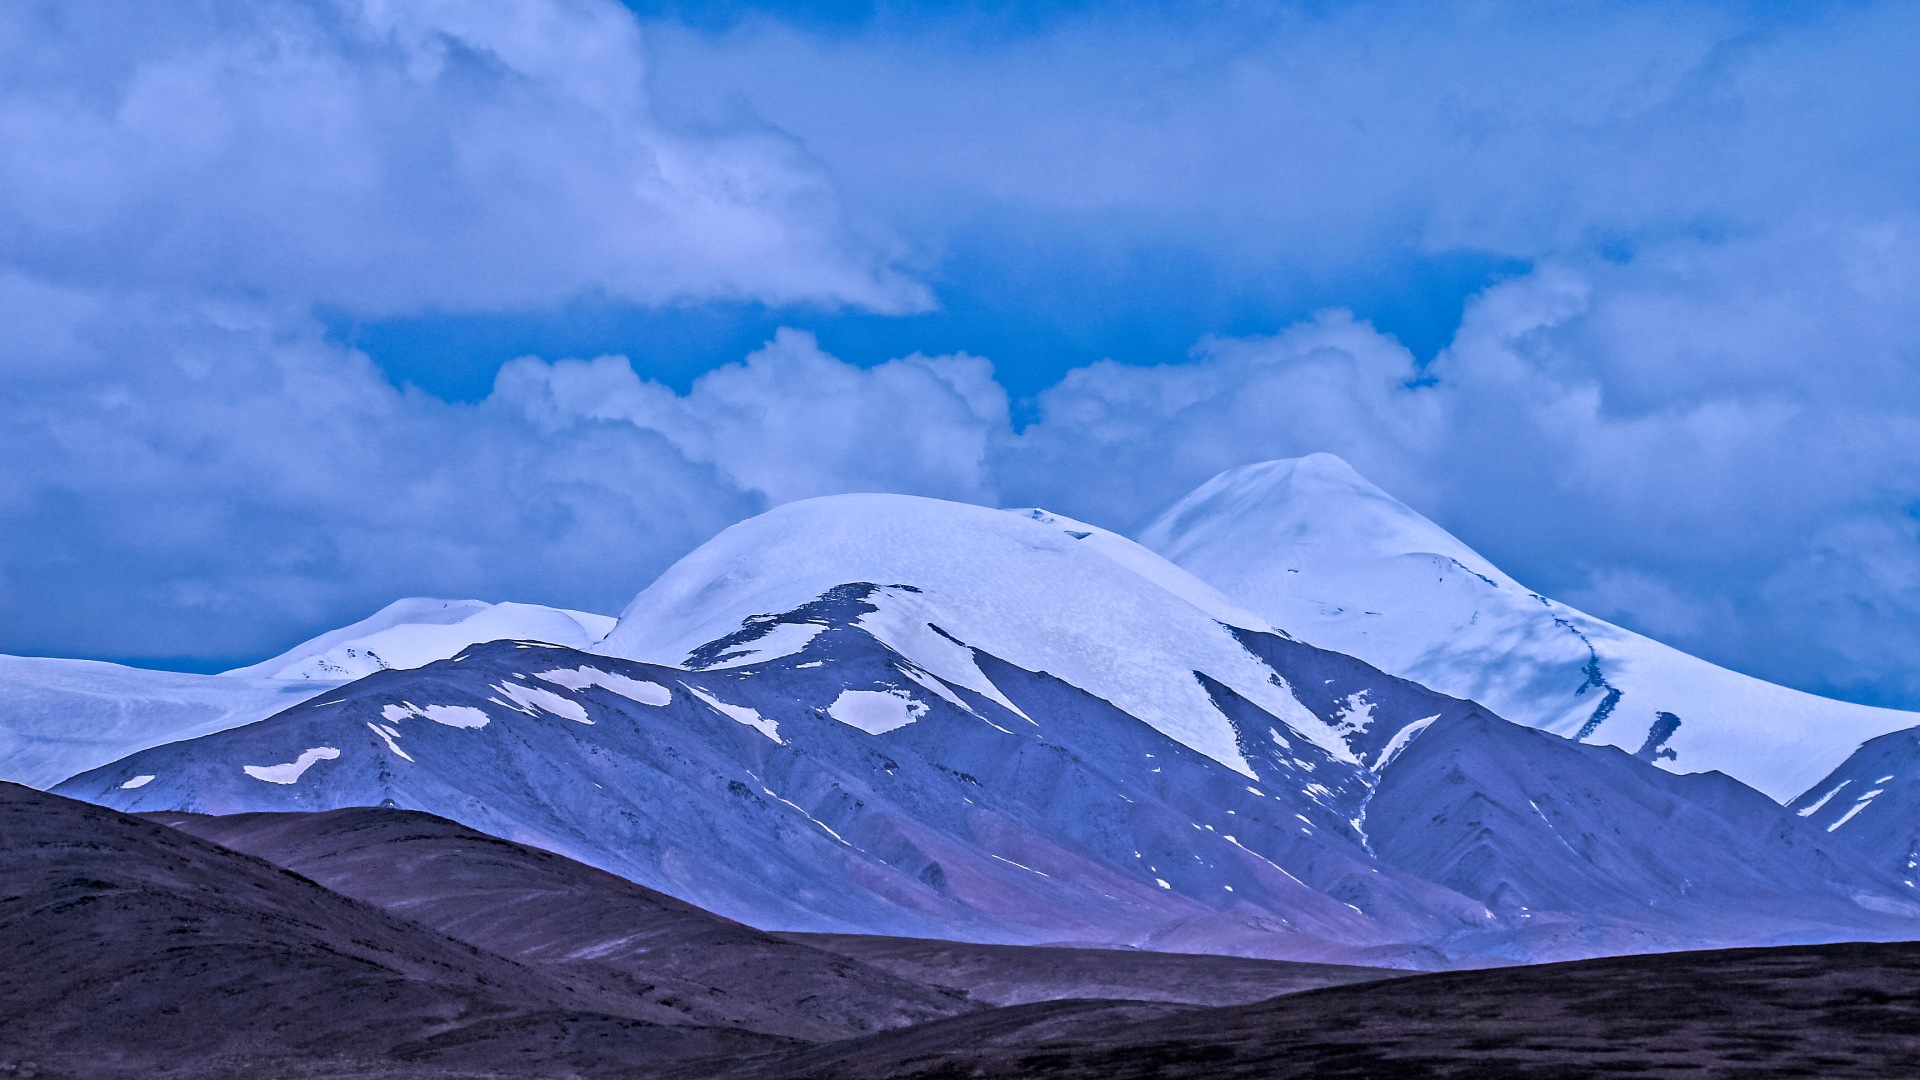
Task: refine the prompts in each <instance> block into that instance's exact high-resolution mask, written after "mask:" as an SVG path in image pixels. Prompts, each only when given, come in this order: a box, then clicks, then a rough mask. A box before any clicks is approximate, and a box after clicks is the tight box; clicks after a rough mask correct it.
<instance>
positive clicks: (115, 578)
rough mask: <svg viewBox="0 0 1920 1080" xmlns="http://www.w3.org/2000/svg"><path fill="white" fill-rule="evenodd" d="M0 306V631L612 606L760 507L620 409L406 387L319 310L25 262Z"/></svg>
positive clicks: (220, 632) (88, 635)
mask: <svg viewBox="0 0 1920 1080" xmlns="http://www.w3.org/2000/svg"><path fill="white" fill-rule="evenodd" d="M9 286H10V287H9ZM0 323H4V324H5V325H8V326H9V327H15V328H20V330H19V332H18V333H17V334H15V335H10V336H9V338H8V339H7V340H6V341H4V342H0V358H3V359H0V370H4V371H5V372H6V374H7V379H8V382H9V385H10V386H11V387H12V389H13V390H14V393H12V394H9V395H8V396H7V399H6V402H7V403H6V405H5V406H4V407H3V408H0V443H4V444H5V445H6V446H8V447H9V448H10V450H9V454H8V463H7V481H6V484H5V485H4V489H3V490H4V495H3V496H0V518H3V519H4V530H5V533H6V535H7V537H8V542H7V543H6V545H5V546H4V548H0V595H4V600H5V607H6V612H7V617H6V623H7V640H6V644H5V647H6V648H7V649H9V650H11V651H16V652H28V653H35V654H52V655H72V654H80V655H109V656H113V655H118V656H130V657H140V656H146V657H168V656H174V655H180V654H185V655H187V656H191V657H201V658H212V659H216V660H217V659H232V658H244V657H246V656H250V655H254V654H266V653H270V652H271V651H272V649H273V648H274V647H277V646H278V645H284V644H290V643H291V642H292V641H294V640H298V639H299V638H300V637H301V636H304V635H305V634H307V633H310V632H312V630H314V629H316V628H319V627H325V626H329V625H338V624H340V623H342V622H344V621H348V620H351V619H352V618H357V617H359V616H360V615H364V614H365V613H366V612H368V611H371V610H373V609H375V608H377V607H379V606H381V605H382V604H384V603H386V602H387V601H389V600H391V599H393V598H394V597H396V596H401V595H418V594H428V595H433V594H439V595H450V596H481V597H488V598H518V597H528V598H536V599H543V600H548V601H552V602H557V603H566V604H570V605H573V606H578V607H585V608H589V609H602V610H610V609H614V608H617V607H618V606H619V605H620V604H621V603H624V602H625V600H626V599H628V598H629V597H630V595H631V594H632V593H633V592H634V591H635V590H636V589H637V587H638V585H640V584H644V583H645V582H646V581H647V580H649V579H650V578H651V576H652V575H653V574H654V573H656V572H658V570H659V569H660V568H661V567H662V566H664V565H665V564H666V563H667V562H668V561H670V560H671V559H672V558H674V557H676V556H677V555H679V554H680V553H681V552H683V551H685V550H687V549H688V548H690V547H692V546H693V545H695V544H697V543H698V542H700V541H701V540H703V539H704V538H706V537H707V536H709V535H711V534H712V533H714V532H715V531H717V530H719V529H720V528H723V527H724V526H726V525H728V524H730V523H731V522H733V521H735V520H738V519H739V518H741V517H743V516H746V515H749V514H751V513H754V512H757V511H758V510H759V509H761V508H762V507H763V506H764V505H765V504H764V501H763V500H761V499H759V498H758V497H756V496H754V495H752V494H750V493H747V492H743V491H741V490H739V489H738V488H735V487H733V486H732V485H730V484H728V483H727V482H726V481H725V480H724V479H723V478H721V477H719V476H718V475H716V474H715V472H714V471H713V470H712V469H711V468H709V467H707V466H705V465H702V464H699V463H696V462H690V461H689V460H688V459H687V458H686V457H685V456H684V455H682V454H681V453H680V452H679V451H678V450H677V449H676V448H675V447H674V446H673V445H672V444H671V443H670V442H668V441H667V440H666V439H664V438H662V437H660V436H658V435H656V434H653V433H650V432H646V431H642V430H640V429H637V428H635V427H633V426H632V425H626V424H611V423H599V424H594V423H578V424H574V425H572V426H571V427H570V428H569V429H568V430H567V431H565V432H548V431H541V430H537V429H535V428H534V427H533V426H532V425H531V424H529V423H528V422H527V421H526V420H525V419H524V417H523V416H522V415H521V414H520V413H519V412H518V411H516V410H513V409H509V408H505V407H501V406H498V405H495V404H490V403H483V404H481V405H478V406H463V405H449V404H447V403H445V402H441V401H439V400H437V399H434V398H431V397H428V396H426V395H423V394H419V393H417V392H403V391H400V390H397V389H395V388H394V387H393V386H392V385H391V384H389V383H388V382H387V381H386V380H385V379H384V377H382V376H381V374H380V373H379V371H378V370H377V369H376V368H374V366H373V365H372V364H371V363H370V362H369V361H368V360H367V358H366V357H364V356H362V355H359V354H357V353H354V352H352V351H350V350H346V349H342V348H340V347H338V346H335V345H331V344H329V343H327V342H326V341H325V340H324V339H323V337H322V335H321V333H320V330H319V327H318V326H317V325H316V324H315V323H313V321H312V320H311V319H303V318H299V317H293V316H286V315H284V314H276V313H274V312H272V311H267V310H262V309H259V308H244V307H233V306H228V307H224V308H217V307H210V306H198V307H194V306H187V305H181V304H177V303H171V302H160V301H154V300H152V299H149V298H143V297H141V296H138V295H126V294H122V295H113V294H107V295H101V294H74V293H62V292H58V291H54V290H49V289H48V288H46V287H45V286H22V285H21V284H20V283H19V282H18V281H17V280H16V281H14V282H12V283H8V284H5V285H0ZM76 373H83V374H82V377H79V378H76V377H74V376H75V374H76Z"/></svg>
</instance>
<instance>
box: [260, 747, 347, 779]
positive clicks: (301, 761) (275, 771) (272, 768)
mask: <svg viewBox="0 0 1920 1080" xmlns="http://www.w3.org/2000/svg"><path fill="white" fill-rule="evenodd" d="M339 756H340V751H338V750H336V749H334V748H333V747H331V746H316V747H314V748H313V749H311V750H303V751H301V752H300V756H299V757H297V758H295V759H293V760H292V761H289V762H287V763H286V764H285V765H242V766H241V767H240V770H241V771H242V772H244V773H246V774H247V775H248V776H251V777H253V778H254V779H255V780H265V781H266V782H267V783H269V784H291V783H295V782H296V781H298V780H299V779H300V778H301V777H302V776H304V775H306V772H307V770H308V769H311V768H313V766H314V763H315V762H319V761H332V760H333V759H334V758H337V757H339Z"/></svg>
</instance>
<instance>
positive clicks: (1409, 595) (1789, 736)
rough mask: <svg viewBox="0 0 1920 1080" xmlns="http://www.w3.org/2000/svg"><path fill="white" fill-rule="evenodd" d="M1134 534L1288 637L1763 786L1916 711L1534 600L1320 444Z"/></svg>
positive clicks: (1523, 716) (1808, 778)
mask: <svg viewBox="0 0 1920 1080" xmlns="http://www.w3.org/2000/svg"><path fill="white" fill-rule="evenodd" d="M1140 540H1141V542H1142V544H1144V545H1145V546H1147V547H1149V548H1152V549H1153V550H1155V551H1157V552H1159V553H1160V554H1161V555H1164V556H1166V558H1167V559H1169V560H1170V561H1172V562H1174V563H1176V564H1178V565H1179V566H1180V567H1181V568H1182V569H1185V570H1187V571H1190V572H1191V573H1192V574H1193V576H1195V577H1197V578H1199V579H1200V580H1201V581H1204V582H1206V583H1207V584H1208V585H1211V586H1213V587H1214V588H1216V589H1218V590H1219V591H1220V592H1221V593H1223V594H1224V595H1225V596H1226V597H1227V598H1228V599H1229V600H1230V601H1231V602H1233V603H1237V604H1241V605H1244V606H1245V607H1247V608H1249V609H1251V610H1252V611H1253V612H1254V613H1255V614H1256V615H1258V616H1260V617H1262V618H1264V619H1267V620H1269V621H1270V622H1271V623H1272V624H1273V625H1274V626H1276V627H1278V628H1279V629H1281V630H1283V631H1286V632H1287V633H1290V634H1293V635H1297V636H1298V637H1299V638H1300V639H1301V640H1304V641H1307V642H1310V643H1312V644H1314V645H1318V646H1320V647H1322V648H1326V649H1332V650H1335V651H1338V652H1343V653H1347V654H1349V655H1351V656H1356V657H1359V658H1360V659H1362V660H1365V661H1367V662H1368V663H1370V664H1373V665H1375V666H1377V667H1379V668H1381V669H1382V670H1384V671H1388V672H1391V673H1392V674H1394V675H1398V676H1401V677H1403V678H1408V679H1412V680H1414V681H1416V682H1420V683H1422V684H1425V685H1427V686H1430V687H1432V688H1433V689H1436V690H1439V691H1441V692H1443V693H1446V694H1450V695H1453V696H1455V697H1461V698H1469V699H1472V700H1474V701H1478V702H1480V703H1482V704H1484V705H1486V706H1487V707H1489V708H1491V709H1493V710H1494V711H1495V712H1497V713H1498V714H1500V715H1501V716H1503V717H1505V718H1507V719H1510V720H1514V721H1518V722H1520V723H1523V724H1526V725H1528V726H1531V727H1537V728H1541V729H1544V730H1547V731H1551V732H1553V733H1555V734H1558V735H1564V736H1567V737H1569V738H1572V739H1574V740H1576V741H1582V742H1586V741H1591V742H1599V743H1609V744H1612V745H1614V746H1618V747H1620V748H1621V749H1623V750H1625V751H1627V752H1628V753H1630V754H1632V753H1638V754H1641V755H1643V756H1645V757H1646V758H1648V759H1649V760H1652V761H1654V762H1656V763H1658V764H1659V765H1661V766H1662V767H1663V768H1668V769H1669V770H1671V771H1674V772H1680V773H1688V772H1697V771H1702V770H1707V769H1719V770H1722V771H1724V772H1727V773H1729V774H1731V775H1733V776H1736V777H1738V778H1739V779H1740V780H1742V781H1744V782H1746V783H1748V784H1752V785H1754V786H1756V787H1758V788H1760V789H1761V790H1762V791H1764V792H1766V793H1767V794H1769V795H1771V796H1773V797H1774V798H1776V799H1781V800H1784V799H1790V798H1792V797H1793V796H1795V795H1797V794H1799V793H1800V792H1801V791H1803V790H1805V789H1806V787H1807V785H1809V784H1811V783H1812V782H1813V781H1814V780H1816V779H1817V778H1819V777H1820V776H1821V775H1822V774H1824V773H1825V772H1827V771H1828V770H1831V769H1833V768H1834V767H1835V766H1837V765H1839V763H1840V762H1841V761H1842V760H1843V759H1845V758H1846V756H1847V755H1848V754H1849V753H1851V752H1852V750H1853V748H1854V747H1855V746H1857V745H1859V744H1860V742H1861V741H1863V740H1865V739H1868V738H1871V737H1873V736H1875V735H1880V734H1883V733H1885V732H1888V731H1893V730H1898V729H1902V728H1907V727H1912V726H1914V724H1915V721H1916V717H1915V715H1914V714H1912V713H1903V712H1896V711H1894V710H1891V709H1875V708H1869V707H1867V706H1862V705H1853V704H1849V703H1846V702H1839V701H1832V700H1828V699H1825V698H1819V697H1815V696H1813V695H1811V694H1805V693H1801V692H1799V691H1796V690H1791V689H1787V688H1785V687H1780V686H1775V685H1772V684H1770V683H1766V682H1763V681H1761V680H1759V679H1755V678H1751V677H1749V676H1745V675H1741V674H1739V673H1737V672H1732V671H1728V670H1726V669H1724V668H1720V667H1716V666H1714V665H1712V664H1709V663H1707V662H1706V661H1704V660H1700V659H1698V658H1696V657H1693V656H1689V655H1687V654H1685V653H1682V652H1680V651H1678V650H1676V649H1672V648H1669V647H1668V646H1666V645H1663V644H1661V643H1659V642H1657V641H1653V640H1651V639H1648V638H1645V637H1642V636H1640V635H1639V634H1635V633H1632V632H1631V631H1628V630H1625V629H1622V628H1620V627H1618V626H1614V625H1612V624H1610V623H1607V622H1604V621H1602V620H1600V619H1596V618H1593V617H1592V616H1589V615H1586V614H1584V613H1582V612H1580V611H1577V610H1575V609H1573V608H1570V607H1567V606H1566V605H1564V604H1560V603H1557V602H1555V601H1553V600H1550V599H1548V598H1546V597H1544V596H1542V595H1540V594H1538V593H1536V592H1534V591H1532V590H1531V589H1528V588H1526V587H1525V586H1523V585H1521V584H1520V583H1518V582H1516V581H1515V580H1514V579H1512V578H1511V577H1508V576H1507V575H1506V574H1505V573H1503V572H1501V571H1500V569H1499V568H1498V567H1496V566H1494V565H1493V564H1492V563H1491V562H1488V561H1487V560H1486V559H1485V558H1483V557H1481V556H1480V554H1479V553H1477V552H1475V551H1474V550H1473V549H1472V548H1469V547H1468V546H1467V545H1465V544H1463V543H1461V542H1460V540H1458V539H1457V538H1455V537H1454V536H1453V535H1451V534H1450V533H1448V532H1447V531H1446V530H1445V529H1442V528H1441V527H1440V526H1438V525H1436V524H1434V523H1433V522H1431V521H1429V520H1427V519H1426V518H1425V517H1423V516H1421V515H1420V514H1419V513H1418V512H1417V511H1415V510H1413V509H1412V508H1411V507H1409V506H1407V505H1406V504H1405V503H1402V502H1401V501H1399V500H1398V499H1395V498H1394V497H1393V496H1391V495H1389V494H1387V493H1386V492H1385V491H1382V490H1381V489H1380V488H1378V487H1376V486H1374V485H1373V484H1372V483H1370V482H1368V481H1367V480H1366V479H1365V478H1364V477H1362V476H1361V475H1360V474H1359V473H1358V472H1356V471H1354V469H1353V468H1352V467H1351V466H1349V465H1348V464H1347V463H1346V462H1344V461H1342V460H1340V459H1339V458H1337V457H1335V456H1333V455H1331V454H1311V455H1308V456H1307V457H1303V458H1293V459H1289V460H1285V461H1268V462H1261V463H1259V464H1255V465H1247V466H1243V467H1241V468H1238V469H1232V470H1229V471H1227V472H1224V473H1221V474H1220V475H1218V476H1216V477H1214V478H1213V479H1211V480H1209V481H1207V482H1206V483H1205V484H1203V485H1201V486H1200V487H1199V488H1198V489H1196V490H1195V491H1194V492H1193V493H1192V494H1190V495H1188V496H1187V497H1186V498H1184V499H1182V500H1180V501H1179V502H1178V503H1176V504H1175V505H1174V506H1173V507H1171V508H1170V509H1168V510H1167V511H1166V512H1165V513H1164V514H1162V515H1161V516H1160V517H1159V518H1158V519H1157V520H1155V521H1154V522H1153V523H1152V524H1151V525H1149V526H1148V527H1147V528H1146V529H1145V530H1144V531H1143V532H1142V533H1141V534H1140Z"/></svg>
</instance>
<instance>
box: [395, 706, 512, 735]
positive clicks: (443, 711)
mask: <svg viewBox="0 0 1920 1080" xmlns="http://www.w3.org/2000/svg"><path fill="white" fill-rule="evenodd" d="M380 715H381V716H383V717H385V718H386V719H387V721H388V722H389V723H394V724H397V723H399V722H401V721H402V720H405V719H407V718H408V717H411V716H424V717H426V718H427V719H428V720H431V721H433V722H434V723H436V724H445V725H446V726H448V727H452V728H469V729H472V728H483V727H486V726H487V722H488V721H489V720H491V719H492V717H490V716H488V715H487V714H486V710H484V709H476V708H474V707H473V706H471V705H415V704H414V703H413V702H411V701H408V702H403V703H401V704H399V705H385V706H382V707H381V709H380Z"/></svg>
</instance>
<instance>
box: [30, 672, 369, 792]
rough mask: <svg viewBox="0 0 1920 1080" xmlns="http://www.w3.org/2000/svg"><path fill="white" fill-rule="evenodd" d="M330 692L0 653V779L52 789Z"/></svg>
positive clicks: (323, 686)
mask: <svg viewBox="0 0 1920 1080" xmlns="http://www.w3.org/2000/svg"><path fill="white" fill-rule="evenodd" d="M337 685H339V683H338V682H337V681H334V682H304V683H289V682H282V681H280V680H277V679H256V678H230V677H228V676H224V675H189V674H184V673H181V672H174V671H149V670H147V669H145V668H133V667H123V666H121V665H119V664H104V663H100V662H98V661H93V660H59V659H46V658H41V657H31V656H0V780H12V781H14V782H16V783H21V784H27V785H30V786H33V787H40V788H44V787H49V786H51V785H53V784H56V783H58V782H60V781H61V780H63V779H65V778H67V777H69V776H72V775H73V774H74V773H77V772H80V771H82V770H84V769H91V768H93V767H95V766H97V765H102V764H105V763H106V762H109V761H112V760H114V759H115V758H119V757H124V756H125V755H127V754H130V753H133V752H134V751H136V750H144V749H146V748H147V747H149V746H158V745H160V744H161V743H167V742H173V741H175V740H178V739H191V738H193V737H195V736H198V735H205V734H207V733H209V732H214V731H222V730H225V729H227V728H230V727H237V726H239V725H241V724H250V723H252V722H253V721H255V720H258V719H260V718H262V717H265V716H272V715H273V714H274V713H277V712H279V711H280V710H282V709H285V708H287V707H289V706H292V705H295V704H298V703H299V702H301V701H303V700H305V699H307V698H310V697H312V696H313V695H315V694H318V693H321V692H323V691H325V690H327V689H328V688H330V687H333V686H337Z"/></svg>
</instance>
